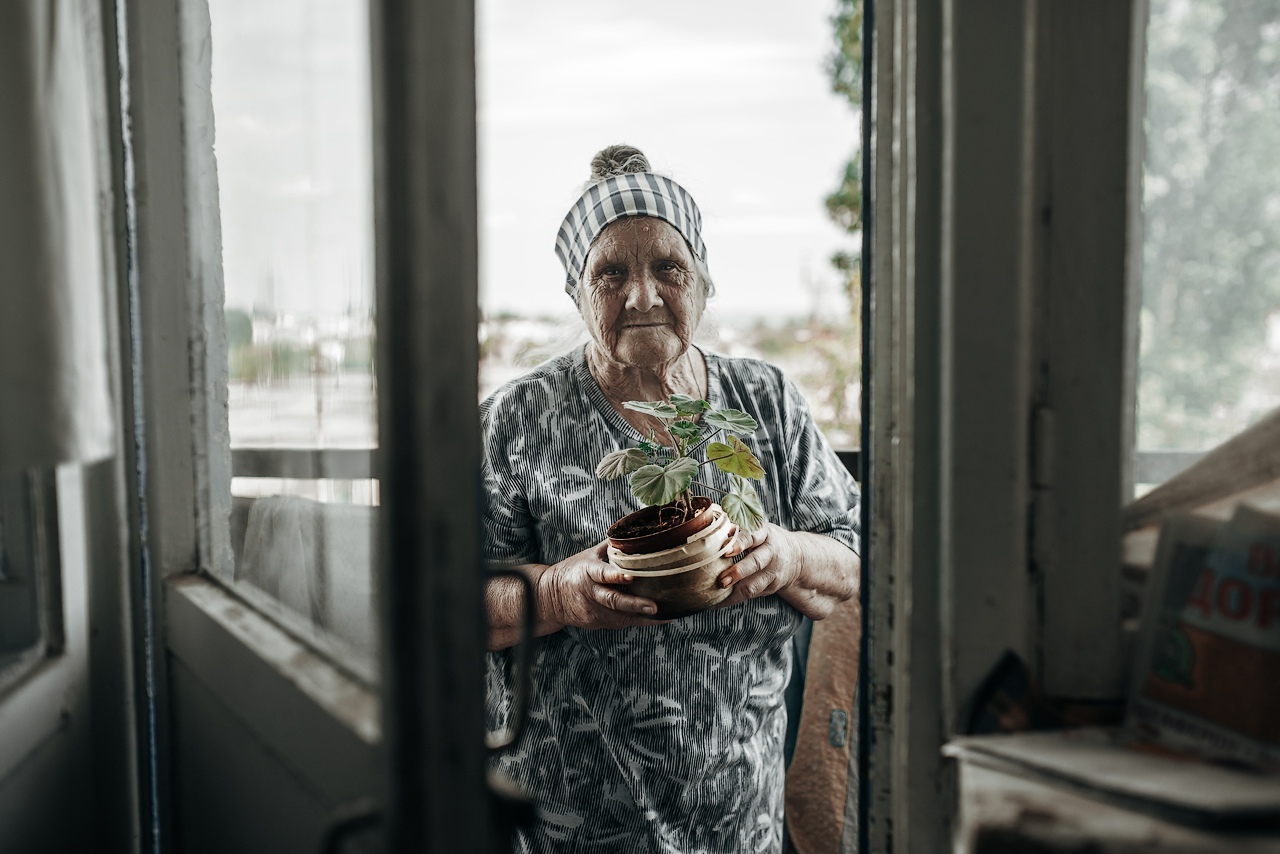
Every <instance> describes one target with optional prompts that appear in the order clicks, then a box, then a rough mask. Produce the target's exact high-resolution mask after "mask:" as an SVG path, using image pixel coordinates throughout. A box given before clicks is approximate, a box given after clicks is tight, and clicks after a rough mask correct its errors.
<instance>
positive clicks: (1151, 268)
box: [1138, 0, 1280, 450]
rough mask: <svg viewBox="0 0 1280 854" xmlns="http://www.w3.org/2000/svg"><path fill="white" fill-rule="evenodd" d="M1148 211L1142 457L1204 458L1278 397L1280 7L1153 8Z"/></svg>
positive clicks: (1229, 0)
mask: <svg viewBox="0 0 1280 854" xmlns="http://www.w3.org/2000/svg"><path fill="white" fill-rule="evenodd" d="M1143 207H1144V211H1143V219H1144V229H1145V235H1144V247H1143V248H1144V252H1143V268H1142V313H1141V316H1142V325H1141V356H1140V362H1139V364H1140V372H1139V394H1138V417H1139V422H1138V423H1139V435H1138V446H1139V447H1141V448H1147V449H1156V448H1177V449H1185V450H1207V449H1208V448H1210V447H1212V446H1213V445H1215V444H1217V443H1218V442H1221V441H1222V440H1224V439H1226V438H1228V437H1229V436H1230V435H1232V434H1234V433H1235V432H1237V431H1239V430H1240V429H1243V428H1244V427H1245V426H1247V424H1248V423H1249V422H1250V421H1252V420H1253V419H1255V418H1257V417H1258V416H1260V415H1261V414H1262V413H1263V412H1265V411H1266V409H1268V408H1269V407H1270V406H1272V405H1274V404H1275V402H1277V400H1280V397H1278V396H1277V393H1278V392H1280V384H1278V383H1277V380H1278V379H1280V373H1278V371H1277V367H1276V365H1275V364H1269V361H1270V362H1271V363H1274V361H1275V356H1274V355H1273V354H1271V352H1270V350H1269V349H1268V347H1267V341H1266V336H1267V324H1268V315H1271V314H1273V313H1274V312H1276V311H1277V310H1278V309H1280V2H1276V0H1152V4H1151V20H1150V26H1149V29H1148V46H1147V85H1146V158H1145V186H1144V204H1143ZM1268 384H1270V385H1271V387H1270V388H1268Z"/></svg>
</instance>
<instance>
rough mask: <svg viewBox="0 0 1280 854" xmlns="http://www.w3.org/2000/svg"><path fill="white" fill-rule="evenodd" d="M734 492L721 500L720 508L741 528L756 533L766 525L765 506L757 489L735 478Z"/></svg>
mask: <svg viewBox="0 0 1280 854" xmlns="http://www.w3.org/2000/svg"><path fill="white" fill-rule="evenodd" d="M734 487H735V488H734V491H733V492H730V493H729V494H728V495H726V496H724V498H722V499H720V506H721V507H723V508H724V512H725V513H726V514H728V516H729V518H730V519H732V520H733V521H734V522H735V523H736V524H738V525H739V526H741V527H743V528H746V529H747V530H749V531H754V530H755V529H756V528H759V527H760V526H761V525H763V524H764V506H763V505H762V504H761V503H760V496H758V495H756V491H755V488H754V487H753V486H752V485H751V484H750V483H747V482H746V481H745V480H741V479H739V478H734Z"/></svg>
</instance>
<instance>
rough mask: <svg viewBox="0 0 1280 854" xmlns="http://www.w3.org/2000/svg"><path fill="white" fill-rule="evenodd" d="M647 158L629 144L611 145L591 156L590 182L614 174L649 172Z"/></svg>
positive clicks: (595, 181)
mask: <svg viewBox="0 0 1280 854" xmlns="http://www.w3.org/2000/svg"><path fill="white" fill-rule="evenodd" d="M649 171H652V170H650V169H649V159H648V158H647V157H645V156H644V152H643V151H641V150H640V149H638V148H635V147H634V146H630V145H611V146H609V147H608V148H603V149H601V150H600V151H599V152H597V154H596V156H595V157H593V158H591V183H592V184H599V183H600V182H601V181H603V180H605V179H606V178H611V177H612V176H614V175H625V174H627V173H628V172H649Z"/></svg>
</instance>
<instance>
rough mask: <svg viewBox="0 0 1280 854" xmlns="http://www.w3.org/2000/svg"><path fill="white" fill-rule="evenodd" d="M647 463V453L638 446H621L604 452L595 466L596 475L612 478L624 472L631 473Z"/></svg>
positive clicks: (606, 478) (602, 478)
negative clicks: (609, 451)
mask: <svg viewBox="0 0 1280 854" xmlns="http://www.w3.org/2000/svg"><path fill="white" fill-rule="evenodd" d="M648 464H649V455H648V454H646V453H645V452H644V451H642V450H640V449H639V448H623V449H622V450H621V451H614V452H613V453H612V454H605V457H604V459H603V460H601V461H600V464H599V465H597V466H596V477H598V478H600V479H601V480H613V479H614V478H617V477H622V476H623V475H624V474H631V473H632V472H633V471H636V470H637V469H640V468H643V467H644V466H646V465H648Z"/></svg>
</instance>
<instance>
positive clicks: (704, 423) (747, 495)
mask: <svg viewBox="0 0 1280 854" xmlns="http://www.w3.org/2000/svg"><path fill="white" fill-rule="evenodd" d="M623 406H625V407H626V408H627V409H631V410H634V411H635V412H641V413H644V414H645V415H651V416H653V417H654V418H658V419H661V420H662V421H663V422H665V423H666V425H667V432H668V433H669V434H670V436H671V440H672V442H673V445H672V446H666V445H663V444H661V443H660V442H658V440H657V439H656V437H655V434H654V432H653V431H650V433H649V438H648V439H644V440H641V442H640V443H639V444H638V445H637V446H636V447H634V448H623V449H622V450H619V451H614V452H613V453H610V454H608V455H606V456H605V458H604V459H602V460H601V461H600V464H599V465H597V466H596V476H597V477H599V478H601V479H603V480H613V479H615V478H619V477H629V478H630V485H631V493H632V494H633V495H635V497H636V498H637V499H639V501H640V503H641V504H643V505H644V507H643V508H642V509H640V510H637V511H636V512H634V513H629V514H627V515H626V516H623V517H622V518H621V519H619V520H617V521H616V522H614V523H613V525H611V526H610V527H609V531H608V538H609V560H610V562H611V563H613V564H614V565H615V566H617V567H618V568H619V569H624V570H626V571H627V572H628V573H629V574H630V575H631V576H632V577H633V578H634V579H635V580H634V581H633V583H632V586H631V591H632V592H633V593H635V594H636V595H637V596H644V597H646V598H649V599H653V600H654V601H655V602H656V603H657V605H658V613H657V617H658V618H659V619H674V618H676V617H681V616H685V615H687V614H691V613H695V612H697V611H701V610H703V609H705V608H708V607H710V606H711V605H714V604H715V603H716V602H719V601H721V600H723V599H724V598H725V597H726V596H728V595H729V593H730V589H731V588H721V587H720V586H719V585H718V584H717V583H716V579H717V578H718V577H719V575H720V573H721V572H723V571H724V570H725V569H726V568H728V566H729V564H731V563H732V559H731V558H728V557H725V552H726V551H728V549H729V548H730V546H731V544H732V539H733V538H732V536H731V535H732V533H733V526H735V525H736V526H738V527H741V528H745V529H747V530H751V531H754V530H755V529H757V528H759V527H760V526H761V525H763V524H764V508H763V507H762V506H761V504H760V498H759V496H758V495H757V494H756V491H755V488H754V487H753V486H752V485H751V481H753V480H760V479H761V478H763V477H764V468H763V467H762V466H761V465H760V461H759V460H758V459H756V456H755V454H753V453H751V450H750V449H749V448H748V447H747V446H746V444H744V443H743V441H742V440H741V439H740V438H738V437H739V436H746V435H750V434H751V433H754V432H755V430H756V427H757V426H758V425H757V424H756V420H755V419H754V418H752V417H751V416H750V415H748V414H747V413H745V412H742V411H740V410H737V409H712V408H711V404H709V403H707V401H705V400H699V399H697V398H692V397H688V396H686V395H680V394H675V395H672V396H671V397H670V399H668V400H665V401H648V400H631V401H627V402H626V403H624V404H623ZM717 438H719V439H722V441H713V440H715V439H717ZM708 465H714V466H716V467H717V468H719V469H720V470H721V471H723V472H725V473H726V474H728V475H729V479H730V488H729V489H728V490H724V489H721V488H719V487H716V486H712V485H711V484H708V483H706V482H704V481H700V480H698V472H699V471H700V470H701V469H702V468H703V467H704V466H708ZM695 487H699V488H702V489H705V490H709V491H711V492H718V493H720V501H719V503H716V502H714V501H712V500H711V499H710V498H708V497H706V496H703V495H695V494H694V493H693V489H694V488H695Z"/></svg>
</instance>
